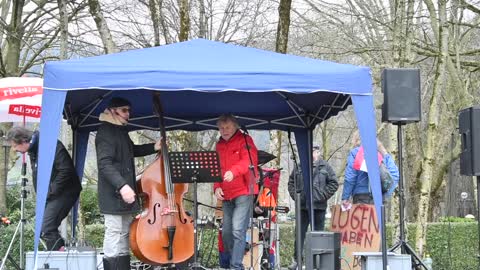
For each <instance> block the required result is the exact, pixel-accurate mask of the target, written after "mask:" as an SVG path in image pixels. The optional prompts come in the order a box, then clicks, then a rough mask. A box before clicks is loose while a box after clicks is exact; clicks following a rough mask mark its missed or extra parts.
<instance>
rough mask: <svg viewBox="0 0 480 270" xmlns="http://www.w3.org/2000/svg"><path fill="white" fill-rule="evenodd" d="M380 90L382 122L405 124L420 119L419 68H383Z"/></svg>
mask: <svg viewBox="0 0 480 270" xmlns="http://www.w3.org/2000/svg"><path fill="white" fill-rule="evenodd" d="M382 91H383V106H382V122H390V123H394V124H406V123H411V122H418V121H420V120H421V118H422V111H421V106H420V104H421V102H420V100H421V99H420V70H419V69H409V68H402V69H400V68H386V69H384V70H383V72H382Z"/></svg>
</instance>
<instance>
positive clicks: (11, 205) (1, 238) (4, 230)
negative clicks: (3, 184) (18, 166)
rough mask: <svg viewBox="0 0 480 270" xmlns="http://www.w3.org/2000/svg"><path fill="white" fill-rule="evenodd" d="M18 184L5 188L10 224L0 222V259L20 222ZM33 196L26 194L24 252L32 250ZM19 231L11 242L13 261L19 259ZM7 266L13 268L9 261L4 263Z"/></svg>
mask: <svg viewBox="0 0 480 270" xmlns="http://www.w3.org/2000/svg"><path fill="white" fill-rule="evenodd" d="M20 190H21V188H20V185H16V186H13V187H11V188H9V189H8V190H7V207H8V213H7V217H8V218H9V219H10V221H11V224H10V225H1V224H0V260H1V259H3V256H4V255H5V254H6V252H7V249H8V246H9V245H10V242H11V240H12V238H13V236H14V234H15V230H16V229H17V225H18V223H19V222H20V217H21V208H20V207H21V203H20V202H21V201H20V194H21V192H20ZM34 213H35V196H32V194H28V195H27V198H26V200H25V213H24V214H25V218H26V220H27V221H26V224H25V226H24V244H25V249H24V250H25V252H27V251H32V250H33V236H34V226H35V218H34V216H35V214H34ZM19 243H20V232H17V234H16V236H15V239H14V241H13V244H12V249H11V251H10V253H9V254H10V255H11V256H12V258H13V259H14V261H15V262H17V263H18V262H19V261H20V244H19ZM6 265H7V266H8V267H7V268H6V269H14V267H13V265H11V264H10V262H7V264H6Z"/></svg>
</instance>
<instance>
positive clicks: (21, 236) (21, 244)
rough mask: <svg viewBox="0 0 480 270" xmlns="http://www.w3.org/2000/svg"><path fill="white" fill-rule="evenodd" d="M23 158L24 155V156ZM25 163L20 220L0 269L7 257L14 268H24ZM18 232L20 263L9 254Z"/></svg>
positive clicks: (24, 165)
mask: <svg viewBox="0 0 480 270" xmlns="http://www.w3.org/2000/svg"><path fill="white" fill-rule="evenodd" d="M24 158H25V157H24ZM26 174H27V163H25V161H24V162H23V163H22V180H21V181H22V189H21V191H20V222H18V225H17V228H16V229H15V233H14V234H13V236H12V240H11V241H10V244H9V246H8V249H7V252H6V253H5V256H4V257H3V259H2V265H1V266H0V270H3V269H4V267H5V263H6V262H7V259H8V260H9V261H10V262H11V263H12V264H13V265H14V266H15V269H17V270H22V269H24V266H25V264H24V257H25V250H24V228H25V223H26V219H25V199H26V198H27V189H26V186H27V182H28V180H27V177H26ZM18 232H20V265H18V264H16V263H15V261H14V260H13V258H12V256H10V251H11V250H12V246H13V243H14V242H15V238H16V237H17V233H18Z"/></svg>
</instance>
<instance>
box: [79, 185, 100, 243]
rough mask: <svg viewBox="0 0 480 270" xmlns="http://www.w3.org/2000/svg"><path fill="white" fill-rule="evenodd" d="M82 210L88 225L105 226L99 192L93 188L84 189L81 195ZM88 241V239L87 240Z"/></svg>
mask: <svg viewBox="0 0 480 270" xmlns="http://www.w3.org/2000/svg"><path fill="white" fill-rule="evenodd" d="M80 210H81V211H82V218H83V220H84V222H85V224H86V225H89V224H96V223H98V224H103V216H102V215H101V214H100V209H99V208H98V197H97V190H96V189H95V188H92V187H84V188H83V190H82V192H81V193H80ZM87 239H88V238H87Z"/></svg>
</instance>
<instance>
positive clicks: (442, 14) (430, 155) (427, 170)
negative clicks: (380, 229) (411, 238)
mask: <svg viewBox="0 0 480 270" xmlns="http://www.w3.org/2000/svg"><path fill="white" fill-rule="evenodd" d="M425 3H426V5H427V8H428V9H429V11H430V17H431V22H432V26H433V27H432V28H433V29H438V31H435V30H434V34H435V37H436V40H437V41H438V45H439V48H440V53H441V55H440V59H439V60H438V61H437V65H436V70H435V80H434V81H433V85H432V94H431V97H430V102H429V111H428V119H427V124H428V126H427V130H426V133H427V137H426V143H425V146H424V157H423V161H422V164H423V171H422V172H421V174H420V177H419V181H420V199H419V201H418V205H417V209H418V218H417V223H416V228H415V230H416V247H417V250H418V252H419V254H420V256H422V255H423V252H424V248H425V242H426V241H425V240H426V231H427V230H426V229H427V222H428V212H429V209H430V192H431V187H432V181H433V179H434V170H435V169H436V165H437V164H436V159H435V158H434V157H435V155H436V152H435V150H436V149H435V145H434V143H435V142H436V141H437V137H438V135H437V134H438V123H439V113H440V111H439V107H440V100H441V96H442V91H441V90H442V88H444V87H445V86H446V85H445V76H446V75H445V69H446V68H445V66H446V62H447V61H449V59H448V57H449V54H448V28H447V27H448V25H447V24H446V22H447V21H446V17H447V13H446V2H445V0H441V1H438V24H437V19H436V18H435V17H436V15H435V14H436V13H435V8H434V5H433V3H432V2H431V1H430V0H425ZM436 24H437V27H435V25H436Z"/></svg>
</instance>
